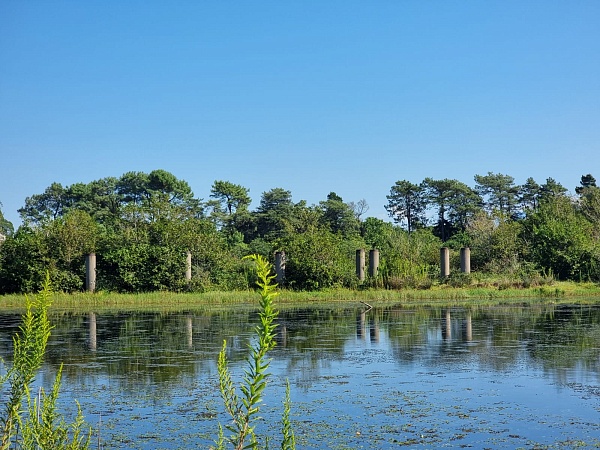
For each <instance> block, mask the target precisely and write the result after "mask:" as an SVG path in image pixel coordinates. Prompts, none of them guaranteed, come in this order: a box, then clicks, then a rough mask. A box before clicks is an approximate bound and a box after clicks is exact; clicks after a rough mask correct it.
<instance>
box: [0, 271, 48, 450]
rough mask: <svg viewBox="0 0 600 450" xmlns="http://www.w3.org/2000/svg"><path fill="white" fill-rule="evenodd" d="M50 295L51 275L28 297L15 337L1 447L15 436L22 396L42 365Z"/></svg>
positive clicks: (27, 391)
mask: <svg viewBox="0 0 600 450" xmlns="http://www.w3.org/2000/svg"><path fill="white" fill-rule="evenodd" d="M51 296H52V291H51V288H50V277H49V276H48V275H46V281H45V282H44V287H43V289H42V290H41V291H40V293H39V294H38V295H36V296H35V298H34V299H33V300H32V299H30V298H29V297H28V296H26V297H25V306H26V312H25V314H24V315H23V323H22V324H21V326H20V327H19V330H20V333H17V335H16V336H15V337H14V338H13V343H14V350H13V353H14V359H13V366H12V368H11V369H10V372H9V374H7V378H8V380H10V394H9V398H8V402H7V403H6V408H5V412H4V414H3V416H2V441H1V443H0V449H1V450H4V449H7V448H9V447H10V445H11V442H12V440H13V438H14V437H15V436H16V433H17V425H18V424H19V422H20V421H21V413H22V403H23V398H24V397H25V396H26V395H29V385H30V384H31V382H32V381H33V380H34V378H35V374H36V372H37V370H38V369H39V368H40V367H41V365H42V359H43V357H44V353H45V351H46V344H47V343H48V338H49V337H50V330H51V328H52V327H51V326H50V322H49V321H48V308H49V307H50V303H51Z"/></svg>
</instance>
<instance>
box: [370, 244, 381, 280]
mask: <svg viewBox="0 0 600 450" xmlns="http://www.w3.org/2000/svg"><path fill="white" fill-rule="evenodd" d="M378 272H379V250H377V249H374V250H369V276H370V277H373V278H375V277H376V276H377V273H378Z"/></svg>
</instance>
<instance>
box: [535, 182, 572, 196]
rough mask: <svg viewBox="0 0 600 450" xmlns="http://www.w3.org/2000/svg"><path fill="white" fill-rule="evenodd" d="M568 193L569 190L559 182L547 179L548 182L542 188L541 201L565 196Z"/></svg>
mask: <svg viewBox="0 0 600 450" xmlns="http://www.w3.org/2000/svg"><path fill="white" fill-rule="evenodd" d="M567 191H568V190H567V188H565V187H564V186H563V185H562V184H560V183H559V182H557V181H556V180H555V179H554V178H551V177H549V178H547V179H546V182H545V183H544V184H542V185H541V186H540V200H541V199H550V198H551V197H560V196H564V195H565V194H566V193H567Z"/></svg>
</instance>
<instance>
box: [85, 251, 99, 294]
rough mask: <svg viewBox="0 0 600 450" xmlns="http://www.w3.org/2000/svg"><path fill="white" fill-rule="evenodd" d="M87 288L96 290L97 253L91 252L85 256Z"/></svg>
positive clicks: (87, 289)
mask: <svg viewBox="0 0 600 450" xmlns="http://www.w3.org/2000/svg"><path fill="white" fill-rule="evenodd" d="M85 290H86V291H88V292H94V291H95V290H96V254H95V253H90V254H89V255H87V257H86V258H85Z"/></svg>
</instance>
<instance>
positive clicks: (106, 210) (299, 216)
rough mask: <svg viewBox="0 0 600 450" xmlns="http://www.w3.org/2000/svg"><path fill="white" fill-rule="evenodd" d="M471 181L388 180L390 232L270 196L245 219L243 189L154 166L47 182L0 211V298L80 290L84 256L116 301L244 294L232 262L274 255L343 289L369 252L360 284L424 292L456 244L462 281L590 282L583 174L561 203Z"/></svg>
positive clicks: (325, 205)
mask: <svg viewBox="0 0 600 450" xmlns="http://www.w3.org/2000/svg"><path fill="white" fill-rule="evenodd" d="M474 181H475V187H474V188H471V187H469V186H468V185H466V184H465V183H463V182H460V181H458V180H454V179H443V180H436V179H432V178H425V179H424V180H423V181H422V182H420V183H413V182H410V181H407V180H401V181H397V182H396V183H395V184H394V185H393V186H392V187H391V188H390V192H389V194H388V195H387V203H386V204H385V207H386V210H387V211H388V213H389V216H390V218H391V219H392V221H393V223H390V222H386V221H384V220H381V219H378V218H375V217H364V216H365V215H366V212H367V211H368V205H367V204H366V202H365V201H364V200H360V201H358V202H345V201H344V200H343V199H342V198H341V197H340V196H339V195H337V194H336V193H335V192H330V193H329V194H328V195H327V197H326V199H324V200H322V201H320V202H319V203H318V204H314V205H308V204H307V203H306V202H305V201H303V200H302V201H299V202H294V201H293V200H292V194H291V192H290V191H288V190H285V189H283V188H274V189H271V190H269V191H266V192H263V193H262V195H261V197H260V202H259V204H258V206H257V207H256V208H255V209H254V210H250V204H251V200H252V199H251V197H250V193H249V190H248V189H247V188H245V187H243V186H241V185H238V184H235V183H232V182H229V181H223V180H217V181H215V182H214V183H213V184H212V187H211V190H210V196H209V199H208V200H203V199H198V198H196V197H195V196H194V194H193V192H192V190H191V188H190V186H189V184H188V183H187V182H185V181H184V180H180V179H178V178H177V177H175V176H174V175H173V174H171V173H169V172H167V171H164V170H155V171H152V172H150V173H144V172H128V173H125V174H123V175H122V176H120V177H118V178H116V177H107V178H102V179H100V180H96V181H92V182H90V183H87V184H86V183H75V184H73V185H70V186H62V185H61V184H60V183H52V184H51V185H50V186H49V187H48V188H46V190H45V191H44V192H42V193H40V194H35V195H32V196H31V197H28V198H27V199H26V200H25V204H24V205H23V207H22V208H21V209H19V214H20V216H21V219H22V222H23V223H22V225H20V226H19V227H18V228H17V230H14V229H13V227H12V224H10V222H8V221H6V220H5V219H4V217H3V216H2V215H1V213H0V227H1V228H0V233H2V234H3V235H4V236H5V240H4V241H3V242H2V243H1V244H0V293H2V294H5V293H15V292H32V291H36V290H38V289H39V288H40V287H41V285H42V283H43V281H44V278H45V273H46V271H49V272H50V277H51V279H52V283H53V285H54V286H55V287H56V289H58V290H62V291H67V292H71V291H80V290H82V288H83V283H84V276H85V268H84V257H85V255H86V254H88V253H92V252H94V253H96V254H97V272H98V276H97V287H98V289H103V290H109V291H118V292H144V291H156V290H171V291H179V290H192V291H206V290H232V289H248V288H249V287H252V286H253V285H254V278H253V275H252V273H253V272H252V270H249V268H248V265H247V263H246V262H245V261H244V260H243V257H244V256H245V255H248V254H251V253H256V254H260V255H263V256H265V257H267V258H270V259H273V254H274V252H275V251H279V250H283V251H285V253H286V281H285V285H286V286H287V287H288V288H291V289H304V290H314V289H324V288H330V287H349V288H356V287H359V281H358V279H357V277H356V275H355V259H354V255H355V251H356V250H357V249H359V248H377V249H379V250H380V255H381V257H380V276H379V277H377V279H373V280H367V282H366V285H367V286H369V285H379V286H383V287H387V288H401V287H417V288H427V287H429V286H431V285H432V283H434V282H436V281H437V278H436V277H437V276H438V273H439V270H438V263H439V247H440V246H448V247H450V248H454V249H458V248H460V247H463V246H468V247H470V248H471V258H472V259H471V266H472V269H473V271H474V272H478V273H480V274H489V275H495V276H506V277H509V278H510V279H512V280H516V281H518V282H519V283H522V284H524V285H527V284H530V283H532V282H535V280H540V279H541V278H543V277H548V276H552V277H554V278H558V279H571V280H577V281H579V280H592V281H600V188H599V187H597V186H596V180H595V179H594V177H593V176H592V175H591V174H588V175H584V176H582V177H581V180H580V181H579V185H578V186H577V187H576V188H575V192H574V194H572V195H571V194H570V193H569V191H568V189H566V188H565V187H563V186H562V185H561V184H560V183H558V182H556V181H555V180H553V179H552V178H548V179H547V180H546V181H545V182H544V183H542V184H538V183H536V182H535V180H533V179H532V178H529V179H527V180H526V182H525V184H523V185H517V184H516V183H515V182H514V178H513V177H511V176H508V175H503V174H495V173H492V172H489V173H488V174H486V175H475V177H474ZM188 251H190V252H191V253H192V266H193V267H192V269H193V270H192V280H191V281H190V282H188V281H187V280H185V278H184V274H185V264H186V260H185V255H186V253H187V252H188Z"/></svg>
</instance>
